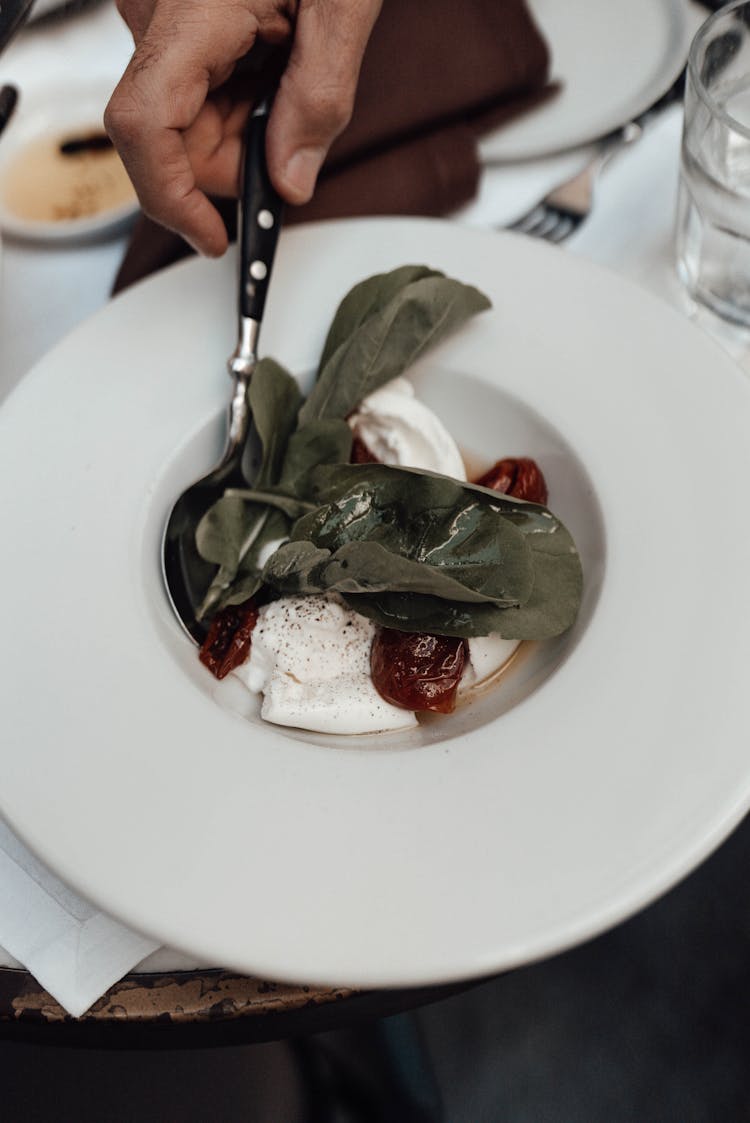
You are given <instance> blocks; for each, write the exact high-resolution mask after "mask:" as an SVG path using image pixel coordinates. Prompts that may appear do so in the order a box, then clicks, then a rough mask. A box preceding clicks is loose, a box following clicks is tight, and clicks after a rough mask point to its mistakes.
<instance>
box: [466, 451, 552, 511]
mask: <svg viewBox="0 0 750 1123" xmlns="http://www.w3.org/2000/svg"><path fill="white" fill-rule="evenodd" d="M474 483H477V484H481V486H482V487H491V488H492V490H493V491H501V492H502V493H503V495H512V496H513V498H514V499H527V500H528V501H529V503H546V502H547V482H546V480H545V478H544V476H543V475H542V469H541V468H540V467H539V465H538V464H537V462H536V460H531V459H530V458H529V457H528V456H519V457H510V456H508V457H506V458H505V459H504V460H498V462H497V463H496V464H493V466H492V467H491V468H490V470H489V471H488V472H485V473H484V475H483V476H481V477H480V478H479V479H478V480H474Z"/></svg>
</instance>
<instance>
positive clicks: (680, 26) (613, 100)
mask: <svg viewBox="0 0 750 1123" xmlns="http://www.w3.org/2000/svg"><path fill="white" fill-rule="evenodd" d="M530 7H531V10H532V12H533V14H534V16H535V18H536V20H537V22H538V24H539V27H540V29H541V31H542V34H543V35H544V37H545V39H546V41H547V43H548V45H549V48H550V51H551V55H552V64H551V77H552V78H553V79H557V80H558V81H560V82H561V84H562V89H561V90H560V92H559V94H558V95H557V96H556V97H555V98H553V99H552V100H550V101H548V102H546V103H545V104H543V105H541V106H539V107H538V108H537V109H535V110H532V111H531V112H530V113H527V114H524V116H523V117H521V118H519V120H518V121H515V122H512V123H511V124H509V125H505V126H504V127H503V128H501V129H498V130H497V131H496V132H494V133H492V134H491V135H489V136H487V137H485V138H484V139H483V140H482V144H481V152H482V159H483V160H484V161H485V163H492V162H493V161H499V160H525V159H529V158H532V157H537V156H548V155H550V154H552V153H554V152H560V151H562V150H563V149H565V148H572V147H575V146H576V145H581V144H587V143H589V142H590V141H592V140H596V139H597V138H598V137H601V136H604V135H605V134H606V133H608V132H610V131H611V130H612V129H615V128H617V127H618V126H619V125H623V124H624V123H625V122H626V121H629V120H632V118H633V117H635V116H637V115H638V114H639V113H642V112H643V110H644V109H647V108H648V107H649V106H650V105H652V104H653V102H655V101H656V100H657V99H658V98H659V97H660V96H661V95H662V94H663V93H665V91H666V90H668V89H669V87H670V86H671V85H672V83H673V81H674V80H675V78H676V77H677V75H678V74H679V72H680V70H681V69H682V67H683V66H684V64H685V59H686V58H687V52H688V46H689V44H690V37H691V31H692V29H693V28H694V26H695V24H696V19H695V16H694V14H693V13H692V12H691V10H690V8H689V7H688V4H687V0H531V2H530Z"/></svg>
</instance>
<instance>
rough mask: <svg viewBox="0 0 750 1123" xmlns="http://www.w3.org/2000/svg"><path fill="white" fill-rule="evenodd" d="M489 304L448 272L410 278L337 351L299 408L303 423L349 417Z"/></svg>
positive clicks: (485, 298) (328, 360)
mask: <svg viewBox="0 0 750 1123" xmlns="http://www.w3.org/2000/svg"><path fill="white" fill-rule="evenodd" d="M489 307H490V302H489V300H488V299H487V297H486V296H484V294H483V293H481V292H479V290H478V289H475V288H472V287H471V286H470V285H463V284H461V282H460V281H454V280H452V279H451V278H449V277H442V276H427V277H421V278H419V279H418V280H415V281H411V282H410V283H409V284H408V285H406V286H405V287H403V288H401V289H399V291H398V292H397V293H396V294H395V295H394V296H392V297H391V299H390V300H388V302H387V303H386V304H385V305H384V306H383V307H378V308H377V310H376V311H375V312H373V314H372V315H370V316H368V317H367V318H366V319H365V320H364V321H363V322H361V323H360V324H359V326H358V327H357V328H356V329H355V330H354V332H353V333H352V334H351V335H350V336H349V337H348V339H345V340H343V342H342V343H340V344H339V346H338V347H337V348H336V349H335V351H333V353H332V354H331V356H330V357H329V358H328V359H327V361H326V363H325V366H324V367H323V368H322V370H321V372H320V375H319V377H318V381H317V382H316V383H315V385H314V386H313V388H312V390H311V392H310V394H309V396H308V398H307V401H306V402H305V404H304V405H303V407H302V409H301V410H300V412H299V425H300V427H301V426H303V425H306V424H308V423H309V422H310V421H315V420H319V419H321V418H325V417H346V416H347V415H348V414H349V413H351V411H352V410H353V409H354V408H355V406H357V405H359V403H360V402H361V401H362V399H363V398H366V397H367V395H368V394H371V393H372V392H373V391H374V390H377V389H378V387H379V386H383V385H384V384H385V383H386V382H390V381H391V379H392V378H395V377H396V376H397V375H399V374H402V373H403V371H405V370H406V368H407V367H409V366H410V365H411V364H412V363H413V362H414V361H415V360H416V359H417V358H419V356H420V355H421V354H422V353H423V352H424V351H425V350H426V349H427V348H428V347H429V346H431V345H432V344H435V343H437V342H438V341H439V340H440V339H442V338H443V337H444V336H446V335H447V334H448V333H449V332H451V331H454V330H455V329H456V328H457V327H459V326H460V325H461V324H462V323H464V322H465V321H466V320H467V319H468V318H469V317H470V316H473V315H474V314H475V313H476V312H481V311H483V310H484V309H485V308H489Z"/></svg>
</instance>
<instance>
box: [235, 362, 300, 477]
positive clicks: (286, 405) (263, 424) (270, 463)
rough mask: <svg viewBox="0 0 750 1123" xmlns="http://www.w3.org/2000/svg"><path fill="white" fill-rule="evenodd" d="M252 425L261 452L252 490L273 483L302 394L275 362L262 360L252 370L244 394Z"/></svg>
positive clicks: (286, 372)
mask: <svg viewBox="0 0 750 1123" xmlns="http://www.w3.org/2000/svg"><path fill="white" fill-rule="evenodd" d="M247 400H248V405H249V407H250V414H251V417H252V422H251V423H252V425H253V426H254V427H255V431H256V433H257V434H258V436H259V437H260V442H261V445H262V449H263V453H262V459H261V465H260V469H259V471H258V475H257V476H256V478H255V480H252V481H249V482H251V483H253V484H254V486H255V487H258V488H265V487H268V486H269V485H270V484H274V483H276V480H277V479H278V476H279V472H280V471H281V465H282V462H283V459H284V455H285V453H286V447H287V443H288V441H289V437H290V436H291V434H292V432H293V430H294V427H295V425H296V422H297V413H298V411H299V407H300V403H301V402H302V394H301V392H300V388H299V386H298V385H297V382H296V381H295V379H294V378H292V376H291V374H289V372H288V371H286V370H285V369H284V367H282V366H281V365H280V364H279V363H277V362H276V361H275V359H268V358H266V359H261V360H260V361H259V362H258V364H257V365H256V367H255V370H254V371H253V376H252V378H251V379H250V386H249V388H248V392H247Z"/></svg>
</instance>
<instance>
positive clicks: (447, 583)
mask: <svg viewBox="0 0 750 1123" xmlns="http://www.w3.org/2000/svg"><path fill="white" fill-rule="evenodd" d="M470 568H471V567H467V569H470ZM457 573H459V571H458V570H457V569H456V567H454V568H453V570H448V569H447V568H438V567H437V566H433V565H425V564H424V563H423V562H419V561H414V560H413V559H411V558H408V557H404V556H403V555H400V554H395V553H392V552H391V551H390V550H387V549H386V548H385V547H384V546H381V545H380V544H379V543H377V542H348V543H346V544H345V545H343V546H341V547H340V548H339V549H338V550H336V551H335V552H333V553H332V552H331V551H330V550H326V549H322V548H320V547H318V546H315V545H314V544H313V543H312V542H309V541H295V542H287V543H285V544H284V545H283V546H280V547H279V549H278V550H277V551H276V553H275V554H274V555H273V556H272V557H271V558H270V559H269V560H268V562H267V563H266V566H265V568H264V570H263V581H264V582H265V583H267V584H269V585H271V586H272V587H273V588H274V589H275V590H276V592H278V593H281V594H283V595H285V596H293V595H300V596H305V595H309V594H311V593H321V592H337V593H377V592H386V591H387V592H401V593H426V594H429V595H432V596H435V597H439V598H442V599H444V600H450V601H459V602H463V603H465V604H482V603H487V602H488V601H489V602H494V603H501V604H504V605H509V604H513V603H518V602H514V601H512V600H510V599H508V598H507V597H504V598H502V599H499V600H495V599H494V598H491V597H490V596H488V595H487V594H486V593H485V592H482V591H481V590H479V591H478V590H476V589H474V588H472V585H471V583H470V581H469V580H468V579H467V578H468V577H469V575H468V574H467V573H466V572H465V571H464V570H461V571H460V576H456V574H457ZM461 578H463V581H462V580H461Z"/></svg>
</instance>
